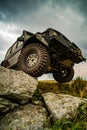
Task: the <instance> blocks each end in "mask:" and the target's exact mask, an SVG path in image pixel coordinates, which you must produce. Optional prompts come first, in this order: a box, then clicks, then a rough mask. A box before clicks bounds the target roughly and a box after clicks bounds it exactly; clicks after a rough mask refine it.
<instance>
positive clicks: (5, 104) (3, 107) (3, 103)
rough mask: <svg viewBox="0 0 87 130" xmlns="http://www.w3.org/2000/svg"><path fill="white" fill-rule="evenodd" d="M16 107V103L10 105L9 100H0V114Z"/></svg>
mask: <svg viewBox="0 0 87 130" xmlns="http://www.w3.org/2000/svg"><path fill="white" fill-rule="evenodd" d="M16 106H18V104H17V103H12V102H10V101H9V100H6V99H4V98H0V114H2V113H5V112H8V111H10V110H12V109H14V108H15V107H16Z"/></svg>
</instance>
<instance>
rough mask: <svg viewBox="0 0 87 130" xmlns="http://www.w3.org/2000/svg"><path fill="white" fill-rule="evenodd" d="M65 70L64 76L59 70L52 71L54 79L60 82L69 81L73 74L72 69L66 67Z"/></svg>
mask: <svg viewBox="0 0 87 130" xmlns="http://www.w3.org/2000/svg"><path fill="white" fill-rule="evenodd" d="M66 71H67V74H66V75H65V76H64V75H62V74H60V72H59V71H54V72H53V77H54V79H55V80H56V81H58V82H60V83H66V82H70V81H71V80H72V79H73V76H74V69H73V68H68V69H66Z"/></svg>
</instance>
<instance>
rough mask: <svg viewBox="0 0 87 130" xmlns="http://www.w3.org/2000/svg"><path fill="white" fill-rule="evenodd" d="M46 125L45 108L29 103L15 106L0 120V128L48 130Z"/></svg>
mask: <svg viewBox="0 0 87 130" xmlns="http://www.w3.org/2000/svg"><path fill="white" fill-rule="evenodd" d="M48 127H49V122H48V120H47V112H46V110H45V108H43V107H42V106H37V105H31V104H28V105H24V106H20V107H19V108H16V109H15V110H14V111H13V112H10V113H8V114H7V115H5V116H4V117H3V118H2V120H1V121H0V130H48Z"/></svg>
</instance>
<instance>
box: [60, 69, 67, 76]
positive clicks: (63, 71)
mask: <svg viewBox="0 0 87 130" xmlns="http://www.w3.org/2000/svg"><path fill="white" fill-rule="evenodd" d="M59 74H60V76H61V77H66V75H67V70H62V71H61V72H60V73H59Z"/></svg>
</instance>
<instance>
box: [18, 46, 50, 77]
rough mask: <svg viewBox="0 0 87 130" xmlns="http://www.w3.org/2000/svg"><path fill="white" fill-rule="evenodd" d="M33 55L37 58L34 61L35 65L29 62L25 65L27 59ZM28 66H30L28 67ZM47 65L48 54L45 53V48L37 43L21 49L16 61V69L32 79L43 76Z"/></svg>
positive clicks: (48, 61) (48, 60)
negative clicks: (32, 77)
mask: <svg viewBox="0 0 87 130" xmlns="http://www.w3.org/2000/svg"><path fill="white" fill-rule="evenodd" d="M34 55H35V56H37V57H38V60H37V59H36V61H35V62H37V63H35V64H34V65H32V64H29V62H30V61H29V62H28V63H27V59H29V58H30V57H31V56H34ZM31 63H32V61H31ZM28 64H29V65H31V66H29V65H28ZM49 64H50V57H49V53H48V52H47V49H46V47H45V46H44V45H42V44H39V43H31V44H29V45H28V46H26V47H25V48H24V49H23V51H22V53H21V55H20V56H19V60H18V68H19V69H21V70H23V71H24V72H25V73H27V74H29V75H31V76H34V77H39V76H41V75H42V74H44V73H45V72H46V71H47V68H48V66H49Z"/></svg>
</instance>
